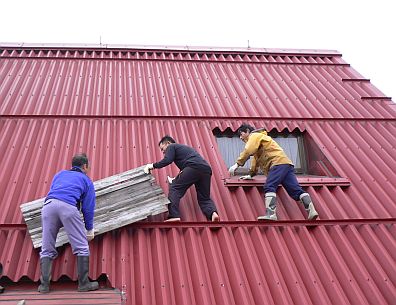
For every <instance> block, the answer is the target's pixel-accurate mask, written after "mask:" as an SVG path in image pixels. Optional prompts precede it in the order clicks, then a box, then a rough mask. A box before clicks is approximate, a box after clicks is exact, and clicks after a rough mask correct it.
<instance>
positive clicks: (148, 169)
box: [143, 163, 154, 174]
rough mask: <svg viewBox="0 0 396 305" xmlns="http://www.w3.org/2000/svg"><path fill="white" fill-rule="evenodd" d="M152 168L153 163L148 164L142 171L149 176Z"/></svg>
mask: <svg viewBox="0 0 396 305" xmlns="http://www.w3.org/2000/svg"><path fill="white" fill-rule="evenodd" d="M153 168H154V166H153V163H149V164H147V165H146V166H145V167H144V169H143V171H144V172H145V173H146V174H150V171H151V170H152V169H153Z"/></svg>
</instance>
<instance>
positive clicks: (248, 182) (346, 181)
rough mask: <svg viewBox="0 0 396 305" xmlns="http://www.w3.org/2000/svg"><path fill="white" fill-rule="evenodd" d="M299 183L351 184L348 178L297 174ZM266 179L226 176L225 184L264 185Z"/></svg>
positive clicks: (231, 185) (304, 184) (314, 184)
mask: <svg viewBox="0 0 396 305" xmlns="http://www.w3.org/2000/svg"><path fill="white" fill-rule="evenodd" d="M297 180H298V183H299V184H300V185H302V186H341V187H348V186H351V181H350V180H349V179H348V178H342V177H308V176H297ZM265 181H266V177H265V176H262V175H258V176H255V177H254V179H251V180H242V179H239V178H237V177H233V178H225V179H224V185H225V186H227V187H235V186H260V187H261V186H262V185H263V184H264V183H265Z"/></svg>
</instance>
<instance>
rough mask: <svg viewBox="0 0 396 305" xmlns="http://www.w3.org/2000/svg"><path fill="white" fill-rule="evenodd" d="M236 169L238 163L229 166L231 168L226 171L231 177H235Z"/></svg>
mask: <svg viewBox="0 0 396 305" xmlns="http://www.w3.org/2000/svg"><path fill="white" fill-rule="evenodd" d="M238 167H239V165H238V163H235V164H234V165H233V166H231V167H230V168H229V169H228V171H229V172H230V174H231V175H232V176H234V175H235V170H236V169H237V168H238Z"/></svg>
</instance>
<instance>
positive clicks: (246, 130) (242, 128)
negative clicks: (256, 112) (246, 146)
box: [237, 123, 254, 136]
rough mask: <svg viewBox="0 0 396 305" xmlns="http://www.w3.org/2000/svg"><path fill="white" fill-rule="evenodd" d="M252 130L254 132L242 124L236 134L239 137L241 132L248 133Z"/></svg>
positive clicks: (251, 128) (252, 128)
mask: <svg viewBox="0 0 396 305" xmlns="http://www.w3.org/2000/svg"><path fill="white" fill-rule="evenodd" d="M253 130H254V127H253V126H251V125H249V124H246V123H243V124H242V125H241V126H239V128H238V130H237V133H238V136H240V135H241V132H248V131H249V132H252V131H253Z"/></svg>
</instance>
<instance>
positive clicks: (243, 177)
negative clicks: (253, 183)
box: [239, 175, 253, 180]
mask: <svg viewBox="0 0 396 305" xmlns="http://www.w3.org/2000/svg"><path fill="white" fill-rule="evenodd" d="M239 179H241V180H253V177H252V176H250V175H246V176H240V177H239Z"/></svg>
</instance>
